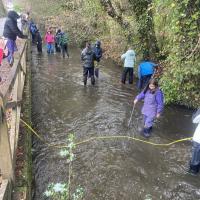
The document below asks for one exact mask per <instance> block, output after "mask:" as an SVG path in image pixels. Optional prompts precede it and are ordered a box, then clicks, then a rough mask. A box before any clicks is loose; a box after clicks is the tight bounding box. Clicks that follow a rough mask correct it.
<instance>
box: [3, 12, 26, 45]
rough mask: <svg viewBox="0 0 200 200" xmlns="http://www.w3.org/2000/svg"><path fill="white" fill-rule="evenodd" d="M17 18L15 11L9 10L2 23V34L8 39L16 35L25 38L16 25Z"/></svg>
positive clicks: (14, 38)
mask: <svg viewBox="0 0 200 200" xmlns="http://www.w3.org/2000/svg"><path fill="white" fill-rule="evenodd" d="M17 19H19V15H18V14H17V13H16V12H15V11H9V12H8V17H7V19H6V22H5V25H4V31H3V36H4V37H5V38H8V39H10V40H14V41H15V40H16V38H17V36H18V37H20V38H27V36H25V35H23V33H22V32H21V31H20V30H19V28H18V27H17Z"/></svg>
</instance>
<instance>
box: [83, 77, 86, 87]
mask: <svg viewBox="0 0 200 200" xmlns="http://www.w3.org/2000/svg"><path fill="white" fill-rule="evenodd" d="M83 83H84V85H87V76H84V77H83Z"/></svg>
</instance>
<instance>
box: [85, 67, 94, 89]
mask: <svg viewBox="0 0 200 200" xmlns="http://www.w3.org/2000/svg"><path fill="white" fill-rule="evenodd" d="M88 77H90V78H91V84H92V85H94V84H95V78H94V67H83V83H84V85H86V84H87V78H88Z"/></svg>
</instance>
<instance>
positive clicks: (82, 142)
mask: <svg viewBox="0 0 200 200" xmlns="http://www.w3.org/2000/svg"><path fill="white" fill-rule="evenodd" d="M20 120H21V122H22V123H24V124H25V125H26V126H27V127H28V128H29V129H30V130H31V131H32V132H33V133H34V134H35V135H36V136H37V137H38V138H39V139H40V140H41V141H42V142H44V143H45V144H46V145H47V146H48V147H54V148H65V147H67V146H66V145H64V144H63V145H51V144H49V143H47V142H46V141H45V140H44V139H43V138H42V137H41V136H40V135H39V134H38V133H37V132H36V131H35V130H33V129H32V127H31V126H30V125H28V124H27V123H26V122H25V121H24V120H22V119H20ZM104 139H128V140H134V141H139V142H142V143H145V144H150V145H153V146H170V145H172V144H176V143H179V142H183V141H188V140H192V137H189V138H183V139H180V140H175V141H173V142H170V143H167V144H157V143H153V142H149V141H146V140H141V139H139V138H135V137H130V136H125V135H112V136H97V137H91V138H89V139H86V140H83V141H81V142H77V143H75V145H76V146H78V145H81V144H85V143H88V142H91V141H93V140H104Z"/></svg>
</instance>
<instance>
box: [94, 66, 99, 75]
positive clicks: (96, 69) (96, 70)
mask: <svg viewBox="0 0 200 200" xmlns="http://www.w3.org/2000/svg"><path fill="white" fill-rule="evenodd" d="M94 73H95V76H96V77H97V78H99V68H98V67H96V68H95V70H94Z"/></svg>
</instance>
